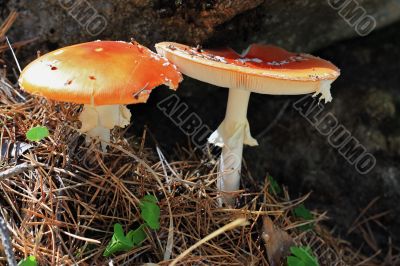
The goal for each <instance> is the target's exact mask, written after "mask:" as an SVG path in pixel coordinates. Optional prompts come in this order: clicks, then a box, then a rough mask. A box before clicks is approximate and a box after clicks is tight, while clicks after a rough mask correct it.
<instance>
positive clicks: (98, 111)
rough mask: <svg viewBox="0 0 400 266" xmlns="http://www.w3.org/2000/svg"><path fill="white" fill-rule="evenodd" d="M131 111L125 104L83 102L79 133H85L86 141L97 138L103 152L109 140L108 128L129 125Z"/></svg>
mask: <svg viewBox="0 0 400 266" xmlns="http://www.w3.org/2000/svg"><path fill="white" fill-rule="evenodd" d="M130 119H131V112H130V111H129V109H128V108H127V107H126V106H125V105H119V104H116V105H100V106H95V105H89V104H85V105H84V106H83V110H82V112H81V114H80V115H79V120H80V121H81V122H82V127H81V129H80V132H81V133H86V141H87V142H89V141H90V140H91V138H98V139H99V140H100V141H101V148H102V150H103V152H106V150H107V143H109V142H110V139H111V133H110V130H111V129H113V128H114V127H116V126H118V127H122V128H124V127H126V126H127V125H129V123H130Z"/></svg>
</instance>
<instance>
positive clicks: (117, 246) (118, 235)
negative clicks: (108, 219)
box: [103, 223, 134, 257]
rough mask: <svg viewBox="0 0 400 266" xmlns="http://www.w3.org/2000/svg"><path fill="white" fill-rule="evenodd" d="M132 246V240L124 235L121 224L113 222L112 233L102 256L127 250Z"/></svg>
mask: <svg viewBox="0 0 400 266" xmlns="http://www.w3.org/2000/svg"><path fill="white" fill-rule="evenodd" d="M133 247H134V244H133V242H132V240H130V239H129V238H127V237H126V236H125V235H124V230H123V229H122V225H121V224H119V223H116V224H114V235H113V236H112V238H111V241H110V242H109V243H108V245H107V247H106V250H104V253H103V256H104V257H108V256H111V255H112V254H114V253H116V252H121V251H129V250H131V249H132V248H133Z"/></svg>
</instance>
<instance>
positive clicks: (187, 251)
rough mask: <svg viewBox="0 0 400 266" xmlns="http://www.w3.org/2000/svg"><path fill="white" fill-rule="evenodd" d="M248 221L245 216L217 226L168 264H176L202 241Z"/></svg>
mask: <svg viewBox="0 0 400 266" xmlns="http://www.w3.org/2000/svg"><path fill="white" fill-rule="evenodd" d="M247 224H248V222H247V220H246V219H245V218H239V219H236V220H235V221H233V222H231V223H229V224H226V225H224V226H223V227H221V228H219V229H218V230H216V231H214V232H212V233H211V234H209V235H208V236H206V237H205V238H203V239H201V240H200V241H198V242H197V243H196V244H194V245H193V246H191V247H190V248H188V249H187V250H185V251H184V252H182V253H181V254H180V255H179V256H178V257H176V258H175V259H174V260H173V261H172V262H171V264H170V265H169V266H174V265H176V264H177V263H178V262H179V261H180V260H182V259H183V258H184V257H185V256H186V255H188V254H189V253H190V252H192V251H193V250H194V249H196V248H197V247H199V246H201V245H203V244H204V243H206V242H207V241H209V240H211V239H213V238H214V237H216V236H218V235H220V234H222V233H224V232H226V231H229V230H233V229H235V228H236V227H238V226H245V225H247Z"/></svg>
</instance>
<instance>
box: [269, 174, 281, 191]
mask: <svg viewBox="0 0 400 266" xmlns="http://www.w3.org/2000/svg"><path fill="white" fill-rule="evenodd" d="M267 179H268V182H269V188H268V191H269V193H270V194H275V195H278V194H281V193H282V189H281V187H280V186H279V184H278V182H276V180H275V178H273V177H272V176H270V175H269V176H267Z"/></svg>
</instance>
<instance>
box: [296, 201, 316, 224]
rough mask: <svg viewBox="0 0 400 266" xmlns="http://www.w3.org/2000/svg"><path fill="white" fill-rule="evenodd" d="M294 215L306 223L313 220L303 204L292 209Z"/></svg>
mask: <svg viewBox="0 0 400 266" xmlns="http://www.w3.org/2000/svg"><path fill="white" fill-rule="evenodd" d="M294 215H295V216H296V217H298V218H303V219H304V220H307V221H309V220H312V219H314V216H313V215H312V213H311V212H310V210H309V209H307V208H306V206H304V204H300V205H299V206H297V207H296V208H295V209H294Z"/></svg>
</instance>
